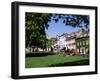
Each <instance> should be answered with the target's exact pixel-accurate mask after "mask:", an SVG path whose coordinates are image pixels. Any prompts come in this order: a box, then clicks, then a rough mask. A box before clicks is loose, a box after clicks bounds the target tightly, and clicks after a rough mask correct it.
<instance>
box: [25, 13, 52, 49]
mask: <svg viewBox="0 0 100 81" xmlns="http://www.w3.org/2000/svg"><path fill="white" fill-rule="evenodd" d="M50 19H51V15H50V14H49V15H48V14H46V13H26V16H25V28H26V29H25V31H26V47H30V48H33V51H34V48H38V47H41V48H44V47H46V44H45V42H46V39H47V38H46V33H45V29H48V26H49V24H48V22H49V21H50Z"/></svg>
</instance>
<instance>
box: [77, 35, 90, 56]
mask: <svg viewBox="0 0 100 81" xmlns="http://www.w3.org/2000/svg"><path fill="white" fill-rule="evenodd" d="M76 48H77V49H76V50H77V52H78V53H79V54H81V55H85V54H89V36H86V37H80V38H76Z"/></svg>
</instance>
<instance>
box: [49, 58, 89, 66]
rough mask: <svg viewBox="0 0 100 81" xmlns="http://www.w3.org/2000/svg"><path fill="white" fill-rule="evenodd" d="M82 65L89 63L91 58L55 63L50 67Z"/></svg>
mask: <svg viewBox="0 0 100 81" xmlns="http://www.w3.org/2000/svg"><path fill="white" fill-rule="evenodd" d="M80 65H89V59H85V60H80V61H74V62H67V63H59V64H55V65H53V64H52V65H50V66H48V67H59V66H80Z"/></svg>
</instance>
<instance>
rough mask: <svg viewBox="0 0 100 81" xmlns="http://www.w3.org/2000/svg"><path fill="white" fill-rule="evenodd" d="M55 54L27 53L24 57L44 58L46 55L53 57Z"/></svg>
mask: <svg viewBox="0 0 100 81" xmlns="http://www.w3.org/2000/svg"><path fill="white" fill-rule="evenodd" d="M55 54H57V53H53V52H47V53H46V52H35V53H28V54H26V55H25V57H42V56H43V57H44V56H48V55H55Z"/></svg>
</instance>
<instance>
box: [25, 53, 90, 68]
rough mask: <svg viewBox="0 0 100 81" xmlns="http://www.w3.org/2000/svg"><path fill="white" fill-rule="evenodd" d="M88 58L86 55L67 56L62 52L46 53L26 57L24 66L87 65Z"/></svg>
mask: <svg viewBox="0 0 100 81" xmlns="http://www.w3.org/2000/svg"><path fill="white" fill-rule="evenodd" d="M88 64H89V58H88V57H86V56H68V55H62V54H59V55H58V54H55V55H47V56H40V57H26V59H25V67H26V68H34V67H52V66H73V65H88Z"/></svg>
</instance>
